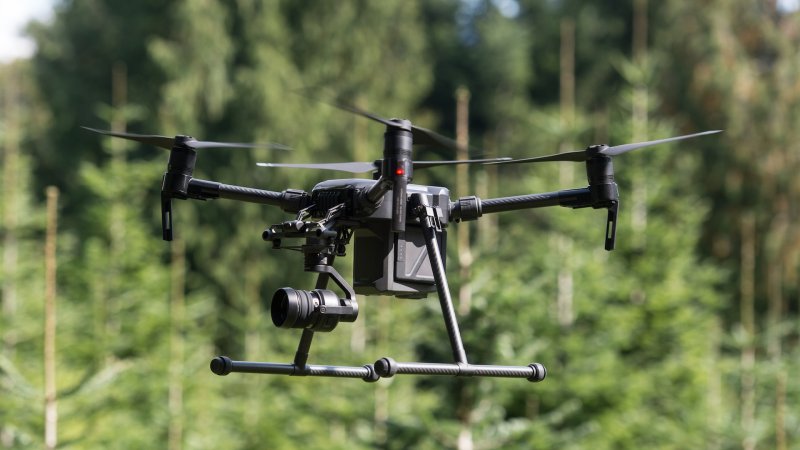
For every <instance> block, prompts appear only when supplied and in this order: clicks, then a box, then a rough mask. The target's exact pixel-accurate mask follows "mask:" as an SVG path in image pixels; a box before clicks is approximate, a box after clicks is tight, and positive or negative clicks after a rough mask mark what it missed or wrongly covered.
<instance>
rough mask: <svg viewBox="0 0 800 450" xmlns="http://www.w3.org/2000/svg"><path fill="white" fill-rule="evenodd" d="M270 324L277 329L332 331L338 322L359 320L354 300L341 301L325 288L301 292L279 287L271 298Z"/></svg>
mask: <svg viewBox="0 0 800 450" xmlns="http://www.w3.org/2000/svg"><path fill="white" fill-rule="evenodd" d="M270 311H271V313H272V323H273V324H275V326H276V327H279V328H308V329H310V330H313V331H331V330H333V329H334V328H336V325H338V324H339V321H340V320H341V321H344V322H354V321H355V320H356V318H357V317H358V304H357V303H356V302H355V300H350V299H340V298H339V296H338V295H336V293H335V292H333V291H329V290H327V289H314V290H313V291H303V290H299V289H292V288H288V287H286V288H281V289H278V290H277V291H275V294H274V295H273V296H272V306H271V308H270Z"/></svg>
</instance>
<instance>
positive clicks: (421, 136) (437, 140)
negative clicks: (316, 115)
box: [324, 101, 461, 151]
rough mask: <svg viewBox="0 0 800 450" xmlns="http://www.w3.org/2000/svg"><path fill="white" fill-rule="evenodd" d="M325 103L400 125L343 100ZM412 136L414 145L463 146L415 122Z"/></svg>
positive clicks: (388, 123) (450, 148)
mask: <svg viewBox="0 0 800 450" xmlns="http://www.w3.org/2000/svg"><path fill="white" fill-rule="evenodd" d="M324 103H327V104H329V105H331V106H333V107H334V108H338V109H341V110H343V111H347V112H350V113H353V114H355V115H358V116H361V117H365V118H367V119H370V120H373V121H375V122H378V123H382V124H384V125H386V126H387V127H399V126H400V124H399V123H398V122H395V121H394V120H390V119H385V118H383V117H380V116H378V115H376V114H373V113H371V112H369V111H365V110H363V109H360V108H357V107H355V106H353V105H348V104H346V103H341V102H327V101H326V102H324ZM411 136H412V137H413V139H414V145H428V146H432V147H442V148H445V149H448V150H453V151H457V150H458V149H459V148H461V145H459V144H458V142H456V141H455V140H453V139H450V138H448V137H445V136H442V135H441V134H439V133H436V132H435V131H431V130H429V129H427V128H423V127H419V126H417V125H413V124H412V125H411Z"/></svg>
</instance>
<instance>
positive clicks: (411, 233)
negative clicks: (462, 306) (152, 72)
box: [83, 103, 721, 382]
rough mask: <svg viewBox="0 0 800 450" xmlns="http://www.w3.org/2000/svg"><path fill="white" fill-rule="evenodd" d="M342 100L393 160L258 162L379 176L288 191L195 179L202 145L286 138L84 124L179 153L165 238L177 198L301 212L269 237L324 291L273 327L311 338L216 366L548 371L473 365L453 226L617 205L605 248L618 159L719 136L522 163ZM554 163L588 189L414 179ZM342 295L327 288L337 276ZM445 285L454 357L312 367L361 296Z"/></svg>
mask: <svg viewBox="0 0 800 450" xmlns="http://www.w3.org/2000/svg"><path fill="white" fill-rule="evenodd" d="M332 105H333V106H335V107H337V108H340V109H343V110H346V111H348V112H350V113H353V114H356V115H359V116H362V117H365V118H367V119H370V120H372V121H374V122H377V123H380V124H382V125H384V126H385V127H386V131H385V133H384V142H383V158H381V159H378V160H375V161H372V162H343V163H322V164H319V163H317V164H279V163H259V165H261V166H268V167H280V168H302V169H325V170H335V171H343V172H350V173H365V172H372V173H373V178H372V179H363V178H347V179H334V180H327V181H322V182H320V183H318V184H317V185H316V186H314V187H313V188H312V189H311V191H310V192H307V191H303V190H297V189H285V190H283V191H280V192H276V191H268V190H262V189H256V188H252V187H247V186H238V185H232V184H224V183H220V182H217V181H211V180H202V179H198V178H194V176H193V173H194V168H195V164H196V161H197V153H198V150H202V149H206V148H240V147H244V148H255V147H268V148H273V149H286V148H287V147H285V146H282V145H280V144H244V143H227V142H212V141H200V140H197V139H194V138H193V137H191V136H184V135H178V136H175V137H174V138H171V137H166V136H159V135H143V134H133V133H120V132H114V131H105V130H98V129H95V128H88V127H83V128H84V129H86V130H89V131H92V132H95V133H100V134H103V135H108V136H113V137H117V138H123V139H128V140H133V141H138V142H141V143H144V144H149V145H154V146H156V147H161V148H164V149H167V150H169V152H170V155H169V160H168V163H167V170H166V172H165V173H164V177H163V181H162V185H161V223H162V237H163V239H164V240H166V241H170V240H172V235H173V217H172V200H173V199H179V200H187V199H191V200H212V199H219V198H222V199H230V200H235V201H241V202H250V203H259V204H264V205H269V206H274V207H279V208H281V209H282V210H283V211H285V212H286V213H289V214H294V218H293V219H291V220H286V221H284V222H281V223H278V224H273V225H270V226H268V227H266V229H265V230H264V231H263V232H262V234H261V238H262V239H263V240H264V241H266V242H269V243H271V244H272V248H273V249H292V250H298V251H300V252H302V254H303V268H304V270H305V271H306V272H311V273H316V274H317V280H316V285H315V286H314V289H313V290H301V289H294V288H290V287H283V288H280V289H278V290H277V291H276V292H275V294H274V295H273V297H272V302H271V306H270V313H271V317H272V322H273V324H274V325H275V326H276V327H278V328H283V329H301V330H302V335H301V336H300V342H299V344H298V346H297V350H296V352H295V355H294V359H293V361H292V362H291V363H272V362H253V361H236V360H233V359H231V358H229V357H227V356H218V357H216V358H213V359H212V360H211V363H210V368H211V371H212V372H213V373H215V374H217V375H228V374H230V373H232V372H241V373H260V374H277V375H291V376H320V377H337V378H360V379H362V380H364V381H367V382H376V381H378V380H379V379H381V378H390V377H393V376H395V375H428V376H434V375H438V376H455V377H502V378H524V379H527V380H528V381H531V382H539V381H542V380H544V379H545V376H546V375H547V369H546V368H545V366H544V365H542V364H541V363H538V362H533V363H530V364H527V365H524V366H500V365H479V364H472V363H470V362H469V361H468V359H467V354H466V351H465V349H464V344H463V342H462V339H461V331H460V330H459V326H458V320H457V317H456V314H455V310H454V308H453V300H452V297H451V295H450V288H449V285H448V282H447V276H446V271H445V253H446V252H445V249H446V245H447V227H448V225H449V224H451V223H458V222H461V221H472V220H477V219H479V218H480V217H482V216H483V215H486V214H495V213H500V212H505V211H514V210H522V209H531V208H542V207H549V206H562V207H568V208H574V209H578V208H594V209H607V210H608V216H607V217H608V218H607V221H606V232H605V249H606V250H609V251H610V250H613V249H614V246H615V242H616V228H617V214H618V211H619V203H620V202H619V192H618V189H617V184H616V183H615V181H614V166H613V163H612V158H613V157H615V156H618V155H621V154H623V153H627V152H630V151H632V150H636V149H639V148H643V147H649V146H653V145H658V144H663V143H668V142H674V141H679V140H683V139H690V138H695V137H699V136H705V135H709V134H713V133H719V132H720V131H721V130H712V131H704V132H700V133H694V134H688V135H684V136H677V137H671V138H666V139H659V140H654V141H647V142H639V143H633V144H623V145H616V146H612V147H609V146H607V145H592V146H589V147H587V148H586V149H584V150H578V151H572V152H565V153H558V154H553V155H549V156H540V157H532V158H522V159H511V158H507V157H503V158H489V159H467V160H455V161H415V160H414V159H413V149H414V146H416V145H424V146H433V147H439V148H444V149H446V150H451V151H452V150H457V149H459V144H458V143H456V141H454V140H452V139H450V138H447V137H445V136H442V135H440V134H438V133H435V132H433V131H431V130H429V129H426V128H422V127H419V126H416V125H413V124H412V123H411V122H410V121H409V120H406V119H385V118H383V117H380V116H377V115H375V114H372V113H370V112H368V111H364V110H361V109H359V108H356V107H354V106H351V105H347V104H343V103H332ZM545 161H573V162H583V163H585V165H586V175H587V179H588V186H586V187H582V188H575V189H566V190H560V191H555V192H546V193H534V194H523V195H517V196H512V197H500V198H490V199H481V198H478V197H477V196H474V195H473V196H467V197H460V198H458V199H457V200H454V201H453V200H451V199H450V195H449V190H448V189H447V188H446V187H439V186H424V185H417V184H411V183H410V181H411V180H412V177H413V174H414V171H415V170H422V169H425V168H428V167H435V166H444V165H455V164H494V165H503V164H526V163H537V162H545ZM351 241H353V243H354V252H353V280H352V285H351V284H350V283H348V281H347V280H346V279H345V278H344V277H343V276H342V275H341V274H339V272H337V271H336V269H335V268H334V267H333V262H334V259H335V258H336V257H341V256H345V254H346V250H347V246H348V245H349V244H350V243H351ZM329 281H333V283H334V284H335V285H336V286H337V287H338V288H339V289H340V290H341V292H342V293H343V297H342V296H340V295H339V294H337V293H336V292H334V291H332V290H330V289H328V288H327V287H328V282H329ZM432 292H436V294H437V296H438V299H439V304H440V307H441V311H442V317H443V319H444V324H445V328H446V330H447V335H448V338H449V341H450V348H451V350H452V354H453V362H443V363H433V362H400V361H396V360H394V359H393V358H390V357H384V358H381V359H378V360H377V361H375V362H374V363H371V364H365V365H363V366H361V367H358V366H336V365H319V364H309V363H308V359H309V353H310V349H311V344H312V340H313V338H314V335H315V333H318V332H330V331H333V330H334V329H335V328H336V326H337V325H338V324H339V322H354V321H355V320H356V319H357V318H358V309H359V308H358V303H357V302H356V294H363V295H367V296H369V295H386V296H394V297H398V298H417V299H418V298H425V297H427V295H428V294H430V293H432Z"/></svg>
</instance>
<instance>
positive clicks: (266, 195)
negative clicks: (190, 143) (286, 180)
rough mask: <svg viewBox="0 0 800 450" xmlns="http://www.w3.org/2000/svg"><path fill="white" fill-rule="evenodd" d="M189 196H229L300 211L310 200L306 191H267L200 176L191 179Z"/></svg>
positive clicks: (198, 197)
mask: <svg viewBox="0 0 800 450" xmlns="http://www.w3.org/2000/svg"><path fill="white" fill-rule="evenodd" d="M188 197H189V198H194V199H198V200H208V199H215V198H227V199H231V200H237V201H240V202H250V203H261V204H264V205H273V206H279V207H280V208H281V209H283V210H284V211H287V212H297V211H300V210H301V209H303V208H305V207H306V206H308V205H307V203H308V200H309V197H308V194H307V193H306V192H304V191H299V190H294V189H287V190H285V191H282V192H275V191H265V190H262V189H255V188H250V187H246V186H237V185H233V184H224V183H218V182H216V181H207V180H201V179H198V178H192V179H191V180H190V181H189V189H188Z"/></svg>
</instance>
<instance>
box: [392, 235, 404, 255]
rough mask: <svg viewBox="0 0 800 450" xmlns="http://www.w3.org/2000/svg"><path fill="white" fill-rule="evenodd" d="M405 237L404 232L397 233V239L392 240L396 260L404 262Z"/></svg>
mask: <svg viewBox="0 0 800 450" xmlns="http://www.w3.org/2000/svg"><path fill="white" fill-rule="evenodd" d="M405 238H406V234H405V233H397V239H396V240H395V241H394V247H395V254H396V255H397V262H405V260H406V246H405V245H403V244H404V243H405Z"/></svg>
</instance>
